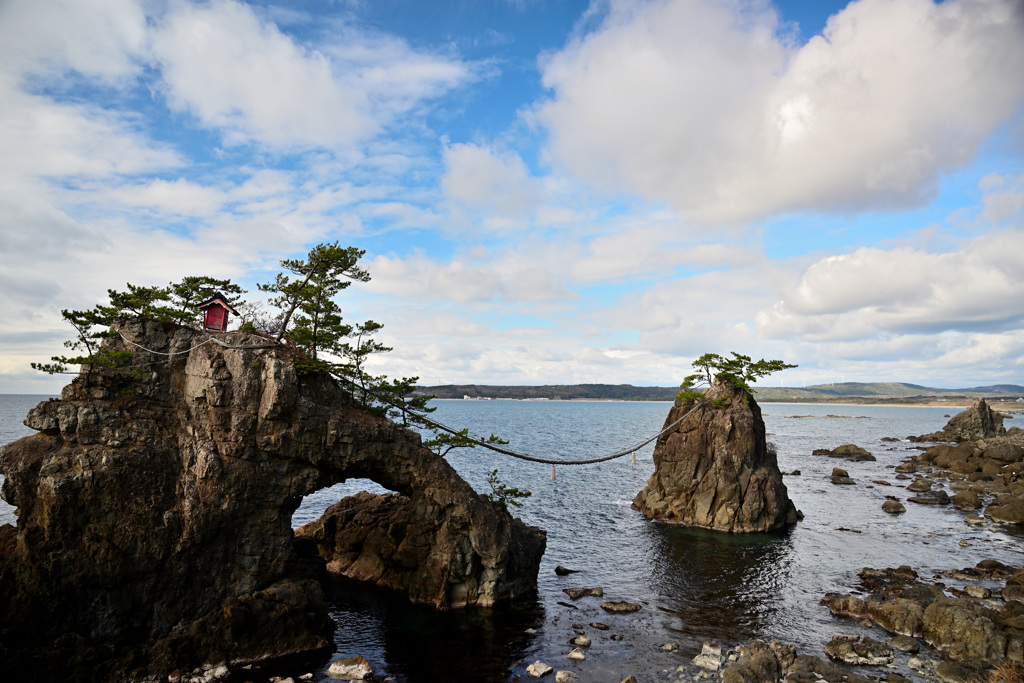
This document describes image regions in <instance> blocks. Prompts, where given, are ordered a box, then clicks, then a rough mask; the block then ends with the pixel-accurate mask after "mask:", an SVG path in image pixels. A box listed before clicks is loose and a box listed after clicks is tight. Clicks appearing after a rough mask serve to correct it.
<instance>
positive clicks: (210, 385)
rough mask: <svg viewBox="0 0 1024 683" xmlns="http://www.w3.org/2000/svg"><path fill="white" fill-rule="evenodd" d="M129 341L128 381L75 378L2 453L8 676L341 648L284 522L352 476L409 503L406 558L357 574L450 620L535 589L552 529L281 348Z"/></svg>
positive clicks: (154, 328) (113, 375)
mask: <svg viewBox="0 0 1024 683" xmlns="http://www.w3.org/2000/svg"><path fill="white" fill-rule="evenodd" d="M119 332H120V333H121V334H122V335H123V336H124V338H125V339H127V340H130V341H131V342H134V343H135V344H138V345H139V346H140V347H144V349H148V350H144V349H142V348H139V347H136V346H129V345H128V344H125V343H124V342H123V341H122V340H121V338H120V337H113V338H112V339H110V340H108V342H107V343H108V344H109V345H110V346H111V347H113V348H115V349H116V350H122V349H128V350H131V351H132V359H131V363H130V365H132V366H133V367H132V368H130V369H128V370H127V371H124V370H121V371H116V372H111V371H102V370H97V369H94V370H93V373H92V378H91V380H90V381H89V382H88V384H87V383H86V382H85V381H84V379H83V377H79V378H77V379H76V380H75V381H73V382H72V383H71V384H70V385H68V386H67V387H66V388H65V389H64V391H63V394H62V399H61V400H59V401H50V402H45V403H42V404H40V405H39V406H38V407H36V408H35V409H33V410H32V411H31V412H30V413H29V416H28V417H27V418H26V424H27V425H28V426H30V427H32V428H34V429H36V430H38V431H39V432H40V433H38V434H36V435H34V436H30V437H27V438H25V439H21V440H19V441H17V442H14V443H12V444H9V445H8V446H6V447H5V448H4V449H3V450H2V452H0V473H3V474H4V475H5V476H6V477H7V480H6V482H5V484H4V487H3V494H4V498H5V500H7V501H8V502H9V503H11V504H12V505H15V506H17V507H18V509H19V512H18V515H19V518H18V526H17V529H15V528H14V527H10V526H7V527H0V607H2V608H4V609H5V615H6V616H5V618H4V619H3V620H2V621H0V662H3V664H0V667H2V666H6V667H8V669H12V670H18V671H19V672H20V673H25V674H27V675H29V678H30V679H31V678H35V677H36V675H38V676H39V677H40V679H45V678H46V677H47V675H48V674H47V673H45V672H46V670H47V669H46V667H47V666H58V665H59V666H60V672H61V674H62V675H63V676H65V677H67V676H71V677H72V678H79V679H82V680H88V679H101V678H104V677H108V678H110V677H113V678H123V679H126V680H131V679H134V678H137V679H142V678H145V677H147V676H152V675H163V676H165V675H166V674H167V673H169V672H171V671H172V670H174V669H176V668H183V669H184V668H187V667H190V666H197V665H200V664H202V663H204V662H226V663H227V664H228V665H229V666H240V665H243V664H245V663H247V662H254V661H261V660H263V659H266V658H270V657H276V656H282V655H286V654H290V653H296V652H315V651H319V650H324V649H327V648H329V647H330V634H331V633H332V631H333V629H334V625H333V624H332V623H331V622H330V619H329V618H328V616H327V606H326V604H325V603H324V600H323V597H322V592H321V588H320V585H319V583H318V581H317V580H316V579H317V577H316V570H317V568H318V567H320V568H322V567H323V562H322V561H318V560H317V559H316V558H315V557H312V558H311V557H309V556H308V555H306V556H304V555H303V554H302V553H300V552H299V551H297V549H296V547H297V545H299V546H301V545H302V541H301V540H300V541H299V542H298V543H296V536H295V534H294V533H293V531H292V528H291V516H292V513H293V512H294V510H295V509H296V508H297V507H298V505H299V503H300V501H301V500H302V498H303V497H304V496H307V495H309V494H311V493H313V492H314V491H317V490H319V489H322V488H325V487H327V486H330V485H332V484H334V483H335V482H340V481H344V480H345V479H346V478H349V477H353V478H368V479H372V480H374V481H376V482H378V483H379V484H381V485H382V486H384V487H385V488H387V489H390V490H393V491H396V492H398V494H400V496H402V497H404V498H406V499H407V500H408V501H409V502H408V505H407V508H406V509H405V512H404V513H403V512H402V511H400V510H398V509H397V508H395V509H392V511H391V517H390V519H391V520H392V521H393V522H394V523H395V524H399V525H404V526H403V529H404V532H405V536H404V537H403V538H402V539H401V542H400V543H398V546H397V547H398V548H400V550H401V552H396V553H395V554H393V555H391V556H389V557H387V558H381V561H382V570H381V572H380V573H379V575H375V576H369V575H367V576H361V577H360V578H363V579H365V580H371V581H374V582H376V583H380V584H381V585H384V586H387V587H389V588H393V589H395V590H400V591H403V592H405V593H407V594H408V595H409V597H410V599H412V600H413V601H415V602H421V603H426V604H431V605H434V606H436V607H441V608H447V607H462V606H467V605H489V604H492V603H493V602H495V601H497V600H500V599H502V598H505V597H511V596H514V595H517V594H520V593H523V592H526V591H529V590H532V589H533V588H534V587H535V585H536V575H537V569H538V567H539V563H540V557H541V554H542V553H543V550H544V544H545V535H544V532H543V531H540V530H539V529H536V528H533V527H527V526H526V525H525V524H523V523H522V522H521V521H519V520H518V519H513V518H512V517H511V516H510V515H508V513H506V512H505V511H503V510H501V509H500V508H498V507H497V506H495V505H493V504H491V503H490V502H489V501H488V500H487V499H486V498H485V497H483V496H480V495H478V494H477V493H475V492H474V491H473V490H472V488H471V487H470V486H469V485H468V484H467V483H466V482H465V481H463V480H462V479H461V478H460V477H459V476H458V475H457V473H455V471H454V470H453V469H452V468H451V467H450V466H449V465H448V463H447V462H445V461H444V460H443V459H441V458H438V457H436V456H435V455H434V454H433V453H431V452H430V451H429V450H428V449H426V448H424V447H423V446H422V445H421V443H420V437H419V435H418V434H416V433H414V432H412V431H410V430H408V429H404V428H402V427H400V426H398V425H396V424H394V423H392V422H390V421H389V420H386V419H383V418H380V417H378V416H376V415H374V414H372V413H369V412H367V411H364V410H361V409H360V408H358V407H357V406H356V405H354V404H353V403H352V401H351V398H350V396H349V395H348V394H347V393H346V392H345V391H343V390H342V389H341V388H340V387H339V386H337V384H336V383H335V382H334V381H333V380H332V379H331V378H330V377H329V376H326V375H321V374H304V375H300V374H298V373H297V372H296V370H295V367H294V365H293V364H292V363H291V361H290V360H289V358H288V357H287V354H286V352H285V351H284V350H283V349H281V348H266V349H231V348H224V347H222V346H220V345H217V344H214V343H210V342H207V343H205V344H203V343H202V342H203V341H204V339H205V338H206V337H205V335H204V334H203V333H199V332H196V331H193V330H190V329H187V328H180V327H175V326H170V325H165V324H162V323H155V322H152V321H144V320H132V321H128V322H126V323H124V324H123V325H122V326H121V327H120V329H119ZM218 338H220V339H224V340H229V341H230V343H231V344H232V345H236V346H255V345H259V344H263V343H265V340H263V339H262V338H259V337H256V336H252V335H245V334H242V333H229V334H224V335H218ZM153 352H159V353H153ZM160 353H162V354H173V355H170V356H167V355H159V354H160ZM403 515H404V516H403ZM403 520H404V521H403ZM392 528H394V526H392ZM318 546H319V548H320V549H321V551H324V547H325V544H324V543H318ZM343 550H344V548H343ZM40 615H45V616H46V617H47V618H43V619H41V618H40ZM40 672H43V673H40ZM71 672H74V674H73V675H72V673H71Z"/></svg>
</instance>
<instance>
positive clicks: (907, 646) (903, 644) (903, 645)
mask: <svg viewBox="0 0 1024 683" xmlns="http://www.w3.org/2000/svg"><path fill="white" fill-rule="evenodd" d="M886 645H888V646H889V647H891V648H892V649H894V650H899V651H900V652H909V653H911V654H916V653H918V652H920V651H921V643H920V642H918V641H917V640H915V639H914V638H911V637H909V636H904V635H897V636H893V637H892V638H890V639H889V642H887V643H886Z"/></svg>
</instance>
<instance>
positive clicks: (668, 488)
mask: <svg viewBox="0 0 1024 683" xmlns="http://www.w3.org/2000/svg"><path fill="white" fill-rule="evenodd" d="M709 392H710V394H712V395H713V396H715V397H717V398H719V399H722V400H724V401H725V405H724V406H723V407H721V408H715V407H713V406H711V405H704V406H703V407H701V408H699V409H698V410H697V411H696V412H695V413H694V414H693V415H691V416H690V417H689V418H687V419H686V420H684V421H683V422H682V423H681V424H680V425H679V426H678V428H677V429H675V430H673V431H672V432H670V433H668V434H665V435H663V436H661V437H660V438H659V439H658V442H657V445H656V446H655V449H654V464H655V470H654V474H652V475H651V478H650V480H648V482H647V486H646V487H645V488H644V489H643V490H642V491H640V493H638V494H637V496H636V498H635V499H634V500H633V507H634V508H636V509H637V510H640V511H641V512H643V513H644V514H645V515H647V516H648V517H650V518H654V519H659V520H663V521H666V522H672V523H676V524H682V525H685V526H692V527H700V528H704V529H715V530H718V531H730V532H738V533H748V532H761V531H774V530H778V529H782V528H784V527H786V526H788V525H791V524H795V523H796V521H797V519H798V518H799V513H798V511H797V509H796V507H795V506H794V505H793V502H792V501H791V500H790V499H789V494H788V492H787V490H786V485H785V484H784V483H783V481H782V474H781V473H780V472H779V466H778V462H777V460H776V457H775V454H774V452H773V451H771V450H769V449H768V445H767V443H766V441H765V428H764V420H763V419H762V418H761V409H760V407H759V406H758V405H757V402H756V401H754V399H753V398H752V397H748V399H747V400H744V396H743V392H741V391H739V390H737V389H735V388H733V387H732V386H731V385H730V384H728V383H724V382H716V383H715V385H714V387H712V388H711V389H710V390H709ZM693 406H694V404H693V403H683V402H682V401H680V400H678V399H677V400H676V403H675V405H674V406H673V408H672V410H671V411H669V415H668V418H667V419H666V421H665V425H666V426H668V425H670V424H671V423H673V422H675V421H676V420H678V419H679V418H680V417H682V416H683V415H684V414H686V413H687V412H688V411H690V410H691V409H692V408H693Z"/></svg>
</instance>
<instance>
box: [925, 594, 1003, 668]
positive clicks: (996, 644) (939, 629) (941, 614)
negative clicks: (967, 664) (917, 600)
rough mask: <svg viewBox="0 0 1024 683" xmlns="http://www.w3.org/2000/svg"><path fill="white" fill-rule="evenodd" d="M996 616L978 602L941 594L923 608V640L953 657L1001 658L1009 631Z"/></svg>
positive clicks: (960, 658) (962, 658)
mask: <svg viewBox="0 0 1024 683" xmlns="http://www.w3.org/2000/svg"><path fill="white" fill-rule="evenodd" d="M997 618H998V614H997V613H996V612H995V611H993V610H991V609H989V608H988V607H985V606H984V605H982V604H981V603H979V602H974V601H971V600H959V599H957V598H949V597H945V596H941V597H938V598H936V599H935V601H934V602H933V603H932V604H930V605H929V606H928V608H927V609H926V610H925V611H924V629H923V630H924V633H923V636H924V640H925V642H927V643H929V644H930V645H932V646H933V647H936V648H938V649H940V650H942V651H943V652H945V653H946V654H947V655H948V656H949V657H952V658H953V659H958V660H964V659H1001V658H1003V657H1004V656H1005V654H1006V634H1004V633H1003V631H1002V630H1001V629H1000V628H999V627H998V626H997V625H996V621H995V620H996V619H997Z"/></svg>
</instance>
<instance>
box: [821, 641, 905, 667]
mask: <svg viewBox="0 0 1024 683" xmlns="http://www.w3.org/2000/svg"><path fill="white" fill-rule="evenodd" d="M825 654H826V655H827V656H828V657H829V659H835V660H838V661H841V662H844V663H846V664H851V665H855V666H884V665H886V664H889V663H891V662H892V660H893V652H892V649H890V648H889V647H887V646H886V645H885V644H884V643H880V642H878V641H877V640H875V639H873V638H869V637H867V636H865V637H864V638H863V639H862V640H861V641H859V642H855V643H851V642H849V641H847V640H840V639H833V640H830V641H829V642H828V643H827V644H826V645H825Z"/></svg>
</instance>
